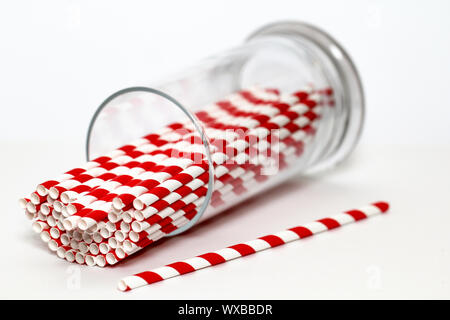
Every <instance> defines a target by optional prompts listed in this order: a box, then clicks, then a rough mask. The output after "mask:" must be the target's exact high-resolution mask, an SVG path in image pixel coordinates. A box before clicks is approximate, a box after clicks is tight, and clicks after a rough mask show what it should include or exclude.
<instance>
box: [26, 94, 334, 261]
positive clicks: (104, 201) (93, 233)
mask: <svg viewBox="0 0 450 320" xmlns="http://www.w3.org/2000/svg"><path fill="white" fill-rule="evenodd" d="M331 96H332V92H330V91H327V90H320V91H314V90H312V89H310V88H308V89H307V90H302V91H299V92H296V93H294V94H287V95H286V94H281V93H280V92H279V91H278V90H274V89H261V88H252V89H248V90H244V91H241V92H237V93H234V94H231V95H230V96H228V97H225V98H224V99H222V100H221V101H219V102H217V103H214V104H211V105H208V106H206V107H205V108H204V109H203V110H202V111H200V112H198V113H197V114H196V115H197V117H198V118H199V120H200V121H201V122H202V124H203V126H204V129H205V133H206V135H207V136H208V138H209V141H210V152H211V157H212V160H213V163H212V164H213V166H214V179H215V189H214V190H213V196H212V201H211V205H212V206H215V207H220V206H221V205H223V204H226V202H227V201H230V199H231V198H232V197H233V196H235V195H241V194H245V193H246V192H247V190H249V188H252V187H253V186H256V185H258V184H260V183H263V182H264V181H266V180H268V179H270V177H269V176H266V175H264V173H263V171H264V170H265V169H267V166H268V165H267V164H266V163H265V161H259V160H261V159H260V158H261V157H262V158H263V159H262V160H271V158H273V157H274V156H276V158H277V160H279V167H280V169H281V170H283V169H285V168H289V167H290V166H292V163H293V162H294V161H295V160H296V159H297V158H298V157H301V156H302V154H303V149H304V148H305V147H307V145H308V144H309V143H310V142H309V141H310V140H311V138H312V137H313V136H314V134H315V131H316V130H315V127H316V125H317V124H318V123H320V121H321V118H320V115H321V113H322V108H324V107H325V106H326V105H327V103H325V101H326V100H327V99H328V100H332V98H331ZM273 129H277V130H278V131H277V132H279V136H275V135H274V134H273ZM208 168H209V167H208V161H207V158H206V155H205V152H204V149H203V145H202V140H201V139H200V137H199V136H198V135H197V133H196V130H195V128H194V126H193V125H192V123H190V122H187V121H186V122H183V123H173V124H170V125H168V126H167V127H165V128H162V129H161V130H159V131H158V132H155V133H150V134H148V135H147V136H145V137H143V138H141V139H137V140H135V141H133V142H131V143H129V144H127V145H125V146H122V147H120V148H118V149H116V150H113V151H111V152H110V153H108V154H106V155H104V156H101V157H98V158H96V159H94V160H92V161H89V162H87V163H86V164H84V165H83V166H81V167H79V168H75V169H72V170H69V171H67V172H66V173H64V174H63V175H61V176H60V177H57V178H54V179H51V180H48V181H46V182H44V183H41V184H39V185H38V187H37V188H36V190H35V191H34V192H32V193H31V195H30V196H29V197H27V198H23V199H21V200H20V206H21V207H22V208H24V209H25V212H26V215H27V217H28V218H30V219H33V220H34V222H33V230H34V231H35V232H37V233H39V234H40V237H41V239H42V240H43V241H44V242H45V243H47V245H48V247H49V249H50V250H51V251H53V252H55V253H56V254H57V256H58V257H61V258H64V259H66V260H67V261H70V262H77V263H80V264H87V265H89V266H93V265H98V266H101V267H103V266H106V265H108V264H114V263H117V262H118V261H120V260H123V259H125V258H126V257H127V256H128V255H130V254H133V253H134V252H136V251H138V250H140V249H141V248H143V247H146V246H148V245H150V244H152V243H153V242H155V241H157V240H159V239H160V238H162V237H164V236H166V235H167V234H169V233H171V232H173V231H174V230H177V229H178V228H181V227H182V226H183V225H185V224H186V223H188V222H189V221H190V220H192V219H193V218H194V217H195V216H196V215H197V213H198V212H199V210H200V207H201V206H202V204H203V203H204V201H205V196H206V194H207V185H208V181H209V172H208Z"/></svg>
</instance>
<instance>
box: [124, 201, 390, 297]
mask: <svg viewBox="0 0 450 320" xmlns="http://www.w3.org/2000/svg"><path fill="white" fill-rule="evenodd" d="M388 209H389V204H388V203H386V202H376V203H373V204H371V205H369V206H366V207H362V208H359V209H356V210H349V211H346V212H343V213H340V214H337V215H335V216H332V217H329V218H323V219H320V220H317V221H314V222H311V223H308V224H305V225H302V226H297V227H294V228H290V229H288V230H284V231H281V232H277V233H275V234H269V235H266V236H264V237H260V238H258V239H255V240H251V241H247V242H244V243H239V244H235V245H233V246H230V247H227V248H224V249H221V250H217V251H214V252H208V253H205V254H202V255H199V256H197V257H194V258H190V259H187V260H183V261H178V262H174V263H171V264H168V265H167V266H164V267H160V268H157V269H153V270H150V271H144V272H140V273H138V274H135V275H133V276H128V277H125V278H123V279H121V280H120V281H119V283H118V286H117V287H118V289H119V290H121V291H130V290H132V289H136V288H139V287H142V286H146V285H149V284H152V283H155V282H159V281H162V280H166V279H170V278H173V277H176V276H180V275H183V274H186V273H190V272H193V271H197V270H200V269H204V268H207V267H212V266H215V265H217V264H221V263H224V262H227V261H230V260H234V259H237V258H240V257H244V256H247V255H250V254H253V253H256V252H259V251H263V250H266V249H269V248H274V247H277V246H280V245H282V244H286V243H288V242H292V241H295V240H301V239H303V238H307V237H310V236H312V235H315V234H317V233H321V232H324V231H328V230H332V229H336V228H338V227H340V226H343V225H346V224H349V223H352V222H357V221H360V220H363V219H366V218H369V217H371V216H374V215H377V214H380V213H385V212H386V211H388Z"/></svg>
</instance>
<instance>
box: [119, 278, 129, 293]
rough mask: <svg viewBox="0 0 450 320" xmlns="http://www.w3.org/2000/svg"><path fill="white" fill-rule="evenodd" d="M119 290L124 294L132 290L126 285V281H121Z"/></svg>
mask: <svg viewBox="0 0 450 320" xmlns="http://www.w3.org/2000/svg"><path fill="white" fill-rule="evenodd" d="M117 289H118V290H119V291H122V292H128V291H131V288H130V287H129V286H128V285H127V284H126V283H125V281H124V280H120V281H119V283H118V284H117Z"/></svg>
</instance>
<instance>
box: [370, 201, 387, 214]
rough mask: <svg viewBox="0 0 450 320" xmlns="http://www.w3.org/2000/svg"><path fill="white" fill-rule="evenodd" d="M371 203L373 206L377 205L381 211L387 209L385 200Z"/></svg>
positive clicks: (383, 211)
mask: <svg viewBox="0 0 450 320" xmlns="http://www.w3.org/2000/svg"><path fill="white" fill-rule="evenodd" d="M373 205H374V206H375V207H377V208H378V209H380V210H381V212H382V213H385V212H386V211H388V210H389V203H387V202H385V201H379V202H375V203H373Z"/></svg>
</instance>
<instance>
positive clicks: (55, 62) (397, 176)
mask: <svg viewBox="0 0 450 320" xmlns="http://www.w3.org/2000/svg"><path fill="white" fill-rule="evenodd" d="M449 12H450V3H449V2H448V1H445V0H442V1H431V0H428V1H395V2H394V1H361V0H359V1H340V2H337V1H324V0H322V1H282V0H277V1H246V2H244V1H231V0H228V1H195V0H191V1H152V2H150V1H121V2H115V1H95V2H94V1H90V2H88V1H66V0H63V1H61V0H59V1H39V2H36V1H14V2H12V1H10V2H8V3H7V2H2V3H1V4H0V108H1V116H0V150H1V158H0V159H1V160H0V164H1V167H0V177H1V187H0V188H1V193H0V195H1V203H2V205H3V207H2V210H1V212H0V213H1V215H2V217H1V218H2V221H3V226H4V227H3V228H2V231H1V233H0V243H1V244H2V253H1V255H0V257H1V258H0V261H1V264H0V284H1V285H0V298H119V299H121V298H122V299H123V298H124V299H128V298H150V299H166V298H181V299H182V298H450V251H449V249H450V248H449V245H450V233H449V232H448V229H449V226H450V200H449V191H450V128H449V124H450V107H449V106H450V88H449V79H450V42H449V39H450V22H449V21H450V20H449V19H448V14H449ZM285 19H293V20H300V21H306V22H309V23H312V24H315V25H317V26H319V27H321V28H322V29H324V30H326V31H328V32H329V33H331V34H332V35H333V36H334V37H335V38H337V39H338V40H339V41H340V42H341V43H342V44H343V46H344V47H345V48H346V49H347V50H348V52H349V53H350V54H351V55H352V57H353V58H354V61H355V63H356V65H357V67H358V69H359V71H360V73H361V75H362V78H363V83H364V87H365V91H366V96H367V121H366V125H365V129H364V133H363V137H362V139H361V142H360V144H359V146H358V148H357V149H356V151H355V153H354V154H353V156H352V157H351V158H350V159H349V161H348V162H346V163H345V164H343V165H342V166H340V167H339V168H337V169H336V170H333V171H330V172H327V173H324V174H321V175H317V176H314V177H304V178H300V177H295V178H293V179H292V181H290V182H289V183H286V184H285V185H283V186H282V187H280V188H277V189H276V190H273V191H271V192H269V193H268V194H265V195H264V196H262V197H259V198H255V199H254V200H253V201H249V202H248V203H246V204H245V205H243V206H241V207H239V208H236V209H233V210H232V211H230V212H228V213H226V214H224V215H222V216H221V217H217V218H214V219H209V220H207V221H205V222H204V223H202V224H200V225H199V226H197V227H196V228H195V229H192V230H191V231H189V232H188V233H186V234H184V235H183V236H179V237H176V238H172V239H169V240H167V241H164V242H163V243H161V244H160V245H158V246H156V247H155V248H152V249H150V250H145V252H144V253H143V254H140V255H139V256H138V257H136V258H132V259H129V260H130V261H128V262H126V263H122V264H120V265H118V266H116V267H113V268H107V269H98V268H87V267H75V268H74V267H73V266H71V265H69V264H68V263H67V262H64V261H62V260H60V259H57V258H56V257H55V256H53V255H51V254H50V253H49V252H48V250H47V249H46V248H45V247H44V246H43V245H42V244H41V242H40V240H38V237H37V235H35V234H32V232H31V230H30V226H29V224H30V223H29V221H27V220H26V219H25V217H24V216H23V213H22V212H21V210H20V209H18V206H17V203H16V200H17V199H18V198H19V197H21V196H25V195H27V194H28V193H29V192H31V191H32V189H33V187H34V186H35V185H36V184H37V183H38V182H40V181H42V180H44V179H45V178H49V177H52V176H54V175H56V174H58V173H60V172H62V171H63V170H65V169H69V168H71V167H74V166H76V165H77V164H79V163H80V162H82V161H83V160H84V156H85V155H84V139H85V134H86V130H87V126H88V123H89V119H90V117H91V116H92V114H93V112H94V111H95V108H96V107H97V106H98V105H99V104H100V103H101V102H102V100H103V99H104V98H106V97H107V96H108V95H109V94H111V93H112V92H114V91H116V90H118V89H121V88H124V87H127V86H131V85H145V84H147V83H148V82H150V81H151V80H154V79H158V78H160V77H161V76H163V75H166V74H170V73H171V72H173V71H177V70H179V69H181V68H182V67H184V66H188V65H191V64H192V63H194V62H195V61H197V60H199V59H200V58H203V57H206V56H208V55H211V54H213V53H216V52H220V51H221V50H224V49H226V48H229V47H231V46H234V45H238V44H239V43H240V42H241V41H243V39H244V38H245V37H246V36H247V35H248V34H249V33H251V32H252V31H253V30H255V29H256V28H258V27H260V26H261V25H264V24H266V23H268V22H273V21H276V20H285ZM376 200H387V201H389V202H391V204H392V210H391V212H390V213H389V214H388V215H385V216H380V217H377V218H374V219H371V220H369V221H365V222H362V223H360V224H358V225H352V226H349V227H345V228H342V229H339V230H336V231H333V232H328V233H327V234H323V235H320V236H317V237H314V238H311V239H308V240H305V241H299V242H297V243H292V244H290V245H288V246H284V247H283V248H277V249H274V250H270V251H267V252H265V253H261V254H258V255H255V256H251V257H246V258H244V259H239V260H238V261H235V262H231V263H228V264H225V265H221V266H218V267H215V268H210V269H208V270H204V271H200V272H196V273H194V274H190V275H186V276H183V277H179V278H176V279H172V280H169V281H166V282H164V283H159V284H156V285H153V286H151V287H146V288H142V289H140V290H136V291H135V292H133V293H129V294H122V293H119V292H118V291H116V290H115V285H116V281H117V280H118V279H119V278H121V277H122V276H125V275H128V274H131V273H134V272H138V271H142V270H145V269H147V268H153V267H158V266H160V265H164V264H167V263H170V262H173V261H177V260H179V259H184V258H188V257H191V256H194V255H196V254H201V253H204V252H207V251H210V250H215V249H219V248H222V247H224V246H227V245H230V244H233V243H236V242H239V241H243V240H249V239H252V238H254V237H256V236H260V235H263V234H266V233H272V232H275V231H278V230H281V229H283V228H286V227H289V226H294V225H298V224H301V223H306V222H309V221H311V220H313V219H317V218H321V217H324V216H328V215H330V214H334V213H337V212H339V211H341V210H344V209H350V208H353V207H357V206H360V205H365V204H366V203H368V202H371V201H376ZM78 276H79V279H80V282H79V284H80V286H79V287H77V286H73V285H71V284H72V283H73V281H72V280H73V279H74V277H75V278H76V277H78Z"/></svg>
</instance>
